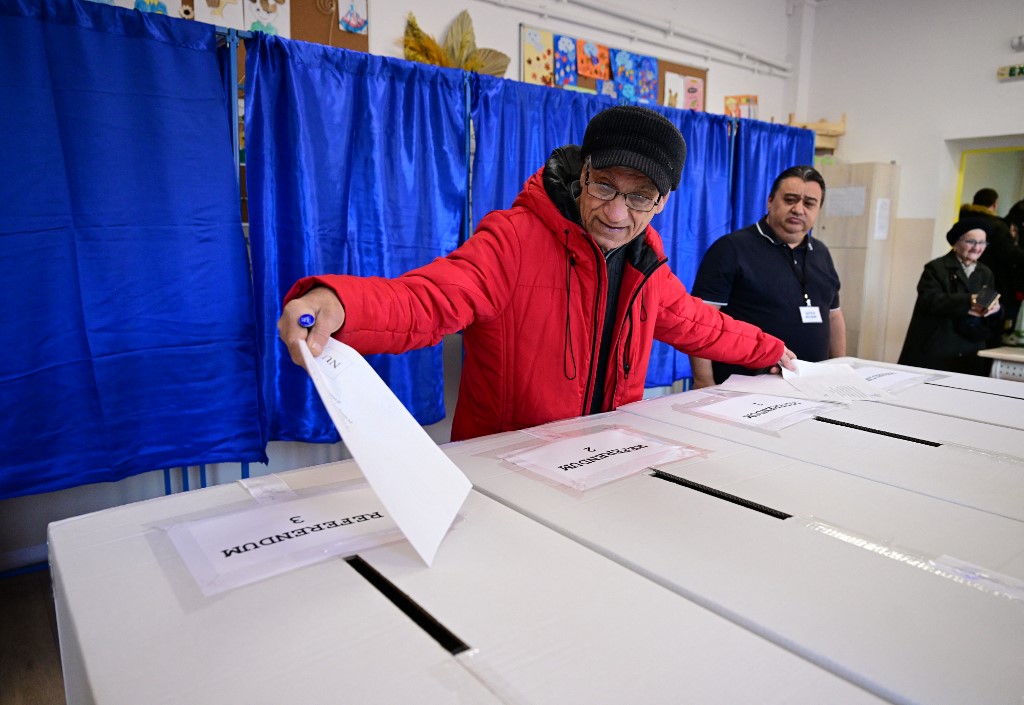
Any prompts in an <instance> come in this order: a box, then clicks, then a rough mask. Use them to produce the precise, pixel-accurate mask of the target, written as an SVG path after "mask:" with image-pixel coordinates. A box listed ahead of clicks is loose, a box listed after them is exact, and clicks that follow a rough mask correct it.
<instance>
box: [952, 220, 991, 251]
mask: <svg viewBox="0 0 1024 705" xmlns="http://www.w3.org/2000/svg"><path fill="white" fill-rule="evenodd" d="M988 228H989V225H988V220H986V219H985V218H963V219H962V220H959V221H957V222H956V223H954V224H953V227H952V228H950V229H949V232H948V233H946V242H948V243H949V244H950V245H955V244H956V241H957V240H959V239H960V238H961V237H963V235H964V233H967V232H970V231H971V230H983V231H985V237H986V238H987V237H988V235H989V232H988Z"/></svg>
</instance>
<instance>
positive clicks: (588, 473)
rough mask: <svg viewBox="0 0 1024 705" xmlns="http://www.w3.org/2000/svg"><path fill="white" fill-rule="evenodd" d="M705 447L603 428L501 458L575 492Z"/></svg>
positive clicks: (553, 439)
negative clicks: (695, 446)
mask: <svg viewBox="0 0 1024 705" xmlns="http://www.w3.org/2000/svg"><path fill="white" fill-rule="evenodd" d="M704 453H705V451H703V450H701V449H699V448H694V447H691V446H687V445H685V444H682V443H673V442H671V441H668V440H665V439H661V438H655V437H654V436H651V435H648V434H645V433H641V432H639V431H636V430H634V429H630V428H619V427H602V428H598V429H592V430H588V431H586V432H582V433H580V434H574V435H569V436H566V437H562V438H557V437H553V438H551V440H549V441H548V442H546V443H544V444H543V445H539V446H534V447H531V448H528V449H519V450H516V451H515V452H513V453H510V454H508V455H504V456H502V457H503V459H504V460H505V461H506V462H509V463H512V464H513V465H516V466H518V467H520V468H524V469H526V470H529V471H531V472H533V473H535V474H537V475H540V476H541V477H543V478H546V479H549V480H554V481H555V482H557V483H558V484H561V485H566V486H568V487H571V488H573V489H575V490H580V491H584V490H588V489H591V488H593V487H598V486H600V485H603V484H605V483H608V482H612V481H613V480H618V479H620V478H623V477H628V476H629V475H635V474H636V473H638V472H641V471H643V470H646V469H648V468H650V467H651V465H654V464H658V463H667V462H672V461H675V460H681V459H683V458H689V457H693V456H696V455H702V454H704Z"/></svg>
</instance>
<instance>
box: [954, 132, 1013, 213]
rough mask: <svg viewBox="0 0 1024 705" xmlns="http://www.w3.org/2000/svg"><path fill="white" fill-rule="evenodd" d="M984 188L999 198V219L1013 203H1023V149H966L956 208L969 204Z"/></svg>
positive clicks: (961, 157)
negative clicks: (995, 193)
mask: <svg viewBox="0 0 1024 705" xmlns="http://www.w3.org/2000/svg"><path fill="white" fill-rule="evenodd" d="M983 188H993V189H995V190H996V192H997V193H998V194H999V203H998V204H997V210H998V213H997V215H1000V216H1004V215H1006V212H1007V211H1008V210H1010V206H1012V205H1013V204H1014V203H1016V202H1017V201H1020V200H1024V146H1021V147H997V148H994V149H965V150H964V151H963V152H962V153H961V155H960V179H959V183H958V187H957V194H956V198H957V200H956V208H957V209H958V210H959V208H960V205H961V204H963V203H970V202H971V200H972V199H973V198H974V194H975V193H976V192H977V191H978V190H979V189H983Z"/></svg>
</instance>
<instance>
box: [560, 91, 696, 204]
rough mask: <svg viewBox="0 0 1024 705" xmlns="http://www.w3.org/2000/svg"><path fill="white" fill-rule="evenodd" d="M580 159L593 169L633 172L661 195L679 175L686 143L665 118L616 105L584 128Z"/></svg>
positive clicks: (674, 185) (676, 182) (676, 183)
mask: <svg viewBox="0 0 1024 705" xmlns="http://www.w3.org/2000/svg"><path fill="white" fill-rule="evenodd" d="M580 156H581V157H583V159H584V160H586V158H587V157H590V163H591V164H592V165H593V167H594V168H595V169H607V168H609V167H613V166H624V167H629V168H630V169H636V170H637V171H639V172H640V173H641V174H644V175H645V176H647V178H649V179H650V180H651V181H653V182H654V185H655V186H657V187H658V193H659V194H661V195H665V194H666V193H668V192H669V191H675V190H676V188H677V187H678V186H679V180H680V178H682V175H683V163H684V162H685V161H686V142H685V141H684V140H683V136H682V134H680V132H679V129H678V128H677V127H676V126H675V125H673V124H672V123H671V122H670V121H669V120H668V118H666V117H664V116H663V115H661V114H660V113H657V112H655V111H653V110H651V109H650V108H642V107H640V106H638V105H617V106H615V107H614V108H608V109H607V110H602V111H601V112H600V113H598V114H597V115H595V116H594V117H593V119H591V121H590V123H589V124H588V125H587V131H586V133H584V135H583V146H582V148H581V150H580Z"/></svg>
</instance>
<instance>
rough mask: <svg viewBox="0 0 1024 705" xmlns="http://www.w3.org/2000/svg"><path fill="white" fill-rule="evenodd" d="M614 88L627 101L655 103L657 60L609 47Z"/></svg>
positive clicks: (656, 94)
mask: <svg viewBox="0 0 1024 705" xmlns="http://www.w3.org/2000/svg"><path fill="white" fill-rule="evenodd" d="M609 57H610V60H611V67H612V72H613V74H614V81H615V90H616V92H617V93H618V95H619V98H621V99H622V100H624V101H626V102H629V103H644V104H647V103H656V102H657V99H658V60H657V59H655V58H654V57H653V56H644V55H643V54H634V53H633V52H630V51H626V50H625V49H610V50H609Z"/></svg>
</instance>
